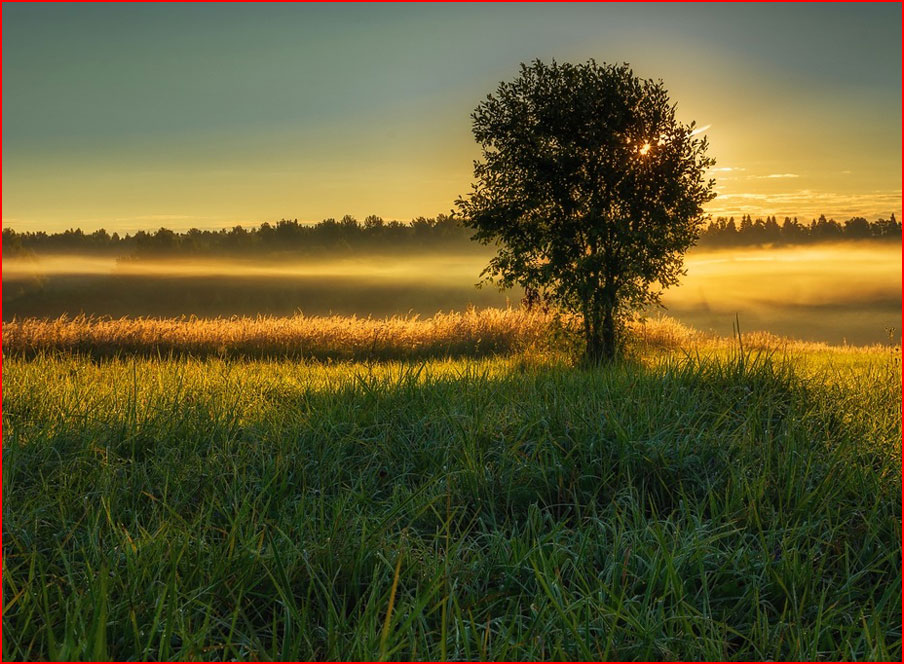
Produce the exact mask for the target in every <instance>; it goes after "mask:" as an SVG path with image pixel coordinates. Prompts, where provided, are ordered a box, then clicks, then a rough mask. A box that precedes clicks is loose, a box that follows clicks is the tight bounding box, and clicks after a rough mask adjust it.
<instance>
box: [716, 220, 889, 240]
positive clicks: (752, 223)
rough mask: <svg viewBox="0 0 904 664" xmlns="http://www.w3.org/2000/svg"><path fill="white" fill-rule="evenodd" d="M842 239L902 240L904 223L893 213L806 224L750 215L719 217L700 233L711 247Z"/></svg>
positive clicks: (814, 221) (815, 221)
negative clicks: (886, 217) (874, 218)
mask: <svg viewBox="0 0 904 664" xmlns="http://www.w3.org/2000/svg"><path fill="white" fill-rule="evenodd" d="M842 240H892V241H894V242H900V241H901V222H899V221H898V220H897V219H895V215H894V214H892V215H891V218H889V219H881V218H880V219H877V220H876V221H867V220H866V219H865V218H863V217H852V218H851V219H848V220H847V221H844V222H841V223H839V222H837V221H835V220H834V219H826V217H825V215H820V216H819V219H813V220H812V221H811V222H810V223H808V224H804V223H801V222H800V221H798V219H797V217H794V218H793V219H792V218H791V217H785V218H784V220H782V221H781V222H779V221H778V219H777V218H776V217H775V216H771V217H766V218H765V219H761V218H757V219H753V218H751V216H750V215H749V214H747V215H744V216H742V217H741V218H740V221H735V218H734V217H717V218H716V219H714V220H713V221H711V222H709V225H708V226H707V227H706V228H704V230H703V232H702V233H701V234H700V244H701V245H706V246H710V247H734V246H741V245H756V244H771V245H783V244H810V243H815V242H838V241H842Z"/></svg>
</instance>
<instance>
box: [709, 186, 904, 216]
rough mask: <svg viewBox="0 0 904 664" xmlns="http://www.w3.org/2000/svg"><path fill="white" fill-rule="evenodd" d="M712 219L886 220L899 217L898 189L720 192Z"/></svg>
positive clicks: (714, 203) (710, 209)
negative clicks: (734, 217)
mask: <svg viewBox="0 0 904 664" xmlns="http://www.w3.org/2000/svg"><path fill="white" fill-rule="evenodd" d="M707 212H708V213H709V214H711V215H714V216H724V217H728V216H733V215H734V216H738V215H741V214H750V215H754V216H756V215H760V216H764V215H773V214H774V215H777V216H780V217H785V216H788V217H799V218H801V219H805V220H809V219H811V218H815V217H818V216H819V215H821V214H824V215H826V216H827V217H834V218H835V219H850V218H851V217H858V216H864V217H867V218H871V219H875V218H878V217H884V218H888V215H889V214H891V213H892V212H894V213H895V215H898V216H900V214H901V190H900V189H893V190H884V191H883V190H877V191H872V192H867V193H862V194H842V193H838V192H827V191H814V190H812V189H799V190H797V191H791V192H784V193H775V194H763V193H753V192H729V193H722V192H719V195H718V197H717V198H716V199H715V200H714V201H713V202H712V204H711V205H709V206H707Z"/></svg>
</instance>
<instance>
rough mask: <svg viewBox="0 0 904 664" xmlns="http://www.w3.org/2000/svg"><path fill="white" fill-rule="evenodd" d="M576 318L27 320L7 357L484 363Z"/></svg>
mask: <svg viewBox="0 0 904 664" xmlns="http://www.w3.org/2000/svg"><path fill="white" fill-rule="evenodd" d="M577 323H578V321H577V320H576V319H575V318H574V317H572V316H559V315H556V314H552V313H544V312H540V311H526V310H524V309H515V308H508V309H480V310H477V309H469V310H467V311H465V312H462V313H455V312H452V313H438V314H436V315H435V316H433V317H431V318H420V317H418V316H394V317H391V318H382V319H375V318H358V317H354V316H351V317H347V316H303V315H297V316H291V317H273V316H257V317H231V318H196V317H182V318H120V319H110V318H95V317H86V316H77V317H75V318H68V317H65V316H63V317H61V318H57V319H54V320H47V319H38V318H28V319H22V320H13V321H10V322H6V323H3V352H4V354H7V355H25V356H30V355H35V354H38V353H41V352H47V351H63V352H77V353H85V354H89V355H92V356H96V357H108V356H112V355H120V354H125V355H128V354H142V355H158V354H160V355H169V354H170V353H173V354H182V355H192V356H196V357H204V356H212V355H213V356H224V357H295V358H302V357H307V358H315V359H335V360H350V359H411V358H424V357H443V356H486V355H496V354H503V353H512V352H520V351H524V350H528V349H533V350H537V349H540V350H544V351H545V350H552V351H557V350H561V351H567V350H569V348H570V349H571V350H573V349H574V347H573V346H572V344H573V343H574V341H573V339H574V335H571V337H572V341H569V334H568V332H569V331H574V330H576V329H579V326H578V325H577ZM628 339H629V346H630V347H631V348H636V349H639V350H643V351H648V350H654V351H655V350H678V349H681V350H690V349H693V350H695V351H700V350H710V351H718V350H722V349H728V348H736V347H737V344H738V341H737V339H732V338H726V337H718V336H716V335H713V334H708V333H704V332H700V331H698V330H695V329H693V328H690V327H687V326H685V325H683V324H681V323H679V322H678V321H676V320H674V319H672V318H667V317H659V318H652V319H647V320H645V321H643V322H632V323H630V324H629V325H628ZM741 341H742V343H743V345H744V347H745V348H747V349H751V350H770V351H779V352H786V351H790V352H793V351H803V352H810V353H812V352H827V353H834V352H838V351H844V352H847V353H850V352H854V353H875V352H877V351H880V350H886V351H887V350H888V349H887V347H885V346H867V347H850V346H845V347H836V346H830V345H828V344H823V343H811V342H803V341H798V340H792V339H787V338H783V337H778V336H776V335H773V334H769V333H766V332H753V333H746V334H744V335H742V339H741Z"/></svg>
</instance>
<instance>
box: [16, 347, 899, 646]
mask: <svg viewBox="0 0 904 664" xmlns="http://www.w3.org/2000/svg"><path fill="white" fill-rule="evenodd" d="M826 357H827V356H825V355H822V354H820V353H819V352H816V351H814V352H812V353H811V354H810V355H809V356H806V355H800V356H798V357H796V358H794V364H793V366H792V363H791V361H790V360H783V359H781V358H780V356H778V355H769V354H767V353H761V354H759V355H757V354H754V353H748V354H746V355H739V354H738V353H731V352H729V351H727V350H725V351H719V352H714V353H711V354H710V355H709V356H702V355H701V356H700V357H699V358H698V357H694V356H693V353H692V354H690V355H688V356H686V357H685V359H676V358H675V357H674V356H668V355H666V356H662V357H659V359H655V358H653V357H652V356H651V357H648V358H647V359H646V360H645V361H644V362H640V361H633V362H625V363H623V364H621V365H618V366H613V367H610V368H604V369H592V370H591V369H574V368H572V367H569V366H567V365H566V364H565V363H563V362H561V361H558V360H556V359H555V358H554V357H550V356H543V355H516V356H509V357H495V358H486V359H477V360H468V361H464V360H449V359H447V360H432V361H430V362H426V363H367V364H356V363H341V362H340V363H336V364H319V363H294V362H288V361H230V360H221V359H207V360H197V359H190V358H183V359H180V360H175V359H174V360H154V359H140V358H120V359H115V360H110V361H105V362H101V363H98V362H96V361H90V360H88V359H86V358H84V357H79V356H74V355H67V354H44V355H41V356H39V357H37V358H35V359H32V360H23V359H15V358H7V359H6V361H5V365H6V366H5V367H4V369H5V371H4V388H5V390H4V394H3V398H4V403H3V424H4V439H3V446H4V450H3V455H4V457H3V460H4V473H3V497H4V501H3V509H4V514H3V517H4V518H3V529H4V533H3V534H4V538H3V547H4V556H3V566H4V567H3V584H4V596H5V611H4V616H3V620H4V625H3V626H4V630H3V638H4V644H3V645H4V654H5V656H6V657H7V658H11V659H38V658H54V659H56V658H75V659H79V658H105V657H112V658H116V659H126V658H131V659H212V660H223V659H258V658H260V659H374V658H389V659H392V658H395V659H511V660H518V659H575V658H582V659H820V658H823V659H899V658H900V656H901V615H900V606H901V550H900V542H901V529H900V523H901V508H900V495H901V475H900V453H901V448H900V400H901V393H900V385H901V374H900V365H899V363H898V362H897V361H896V360H895V358H894V357H892V356H890V353H888V352H886V353H885V354H884V355H883V354H880V353H873V354H865V353H864V354H861V355H859V356H858V361H857V362H856V363H853V364H851V363H848V364H845V363H837V364H830V363H829V360H827V359H826ZM794 367H797V368H794ZM799 367H806V373H807V374H808V376H809V377H807V378H804V377H803V373H804V372H803V371H802V370H801V369H800V368H799Z"/></svg>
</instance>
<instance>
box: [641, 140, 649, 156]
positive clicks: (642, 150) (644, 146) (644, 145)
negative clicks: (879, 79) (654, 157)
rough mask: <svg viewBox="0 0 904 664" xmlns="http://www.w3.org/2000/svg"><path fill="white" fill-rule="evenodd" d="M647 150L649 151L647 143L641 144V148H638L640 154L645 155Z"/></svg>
mask: <svg viewBox="0 0 904 664" xmlns="http://www.w3.org/2000/svg"><path fill="white" fill-rule="evenodd" d="M649 151H650V144H649V143H644V144H643V145H642V146H641V148H640V154H642V155H645V154H646V153H647V152H649Z"/></svg>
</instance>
